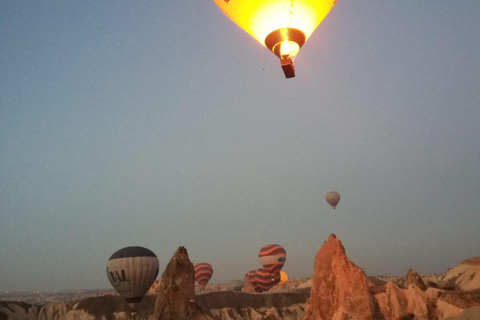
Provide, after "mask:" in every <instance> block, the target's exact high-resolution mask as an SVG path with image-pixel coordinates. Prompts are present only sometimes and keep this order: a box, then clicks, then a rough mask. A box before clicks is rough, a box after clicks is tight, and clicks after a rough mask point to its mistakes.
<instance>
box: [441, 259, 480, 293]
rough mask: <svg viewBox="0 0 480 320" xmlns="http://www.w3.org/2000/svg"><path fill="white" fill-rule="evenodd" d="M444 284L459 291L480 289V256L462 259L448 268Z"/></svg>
mask: <svg viewBox="0 0 480 320" xmlns="http://www.w3.org/2000/svg"><path fill="white" fill-rule="evenodd" d="M443 282H444V283H443V285H444V287H447V288H452V289H455V290H459V291H474V290H480V257H476V258H470V259H467V260H464V261H462V262H461V263H460V264H458V265H457V266H456V267H454V268H451V269H449V270H448V272H447V274H446V275H445V278H444V279H443Z"/></svg>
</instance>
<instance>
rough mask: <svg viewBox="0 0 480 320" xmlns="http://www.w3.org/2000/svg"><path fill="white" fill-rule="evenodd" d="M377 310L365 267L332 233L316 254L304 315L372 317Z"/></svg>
mask: <svg viewBox="0 0 480 320" xmlns="http://www.w3.org/2000/svg"><path fill="white" fill-rule="evenodd" d="M374 314H375V305H374V300H373V298H372V296H371V294H370V291H369V286H368V283H367V279H366V277H365V275H364V273H363V271H362V270H361V269H360V268H359V267H357V266H356V265H355V264H354V263H353V262H351V261H350V260H349V259H348V258H347V256H346V255H345V248H344V247H343V245H342V243H341V242H340V240H338V239H337V237H336V236H335V235H334V234H332V235H330V237H329V238H328V241H326V242H325V243H324V244H323V246H322V247H321V248H320V250H319V251H318V253H317V255H316V256H315V262H314V272H313V277H312V288H311V290H310V298H309V299H308V301H307V303H306V306H305V315H304V318H303V319H315V320H331V319H338V320H341V319H356V320H369V319H372V317H373V315H374Z"/></svg>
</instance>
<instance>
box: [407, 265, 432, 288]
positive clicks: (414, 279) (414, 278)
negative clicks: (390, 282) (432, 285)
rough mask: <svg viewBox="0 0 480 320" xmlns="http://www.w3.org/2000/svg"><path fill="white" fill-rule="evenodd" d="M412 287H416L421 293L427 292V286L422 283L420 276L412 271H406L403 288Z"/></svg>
mask: <svg viewBox="0 0 480 320" xmlns="http://www.w3.org/2000/svg"><path fill="white" fill-rule="evenodd" d="M412 285H415V286H417V287H418V288H419V289H421V290H422V291H425V290H427V288H428V287H427V285H426V284H425V282H423V280H422V278H421V277H420V275H419V274H418V273H417V272H416V271H415V270H413V269H410V270H408V272H407V276H406V277H405V288H408V287H410V286H412Z"/></svg>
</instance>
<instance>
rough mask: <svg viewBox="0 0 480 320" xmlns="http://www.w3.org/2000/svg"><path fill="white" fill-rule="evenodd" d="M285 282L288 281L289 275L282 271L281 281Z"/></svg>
mask: <svg viewBox="0 0 480 320" xmlns="http://www.w3.org/2000/svg"><path fill="white" fill-rule="evenodd" d="M285 282H288V275H287V274H286V273H285V272H283V271H280V283H285Z"/></svg>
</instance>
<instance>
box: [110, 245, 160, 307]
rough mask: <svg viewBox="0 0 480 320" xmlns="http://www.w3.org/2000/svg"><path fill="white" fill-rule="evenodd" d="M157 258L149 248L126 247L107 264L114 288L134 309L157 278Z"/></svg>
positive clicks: (117, 252)
mask: <svg viewBox="0 0 480 320" xmlns="http://www.w3.org/2000/svg"><path fill="white" fill-rule="evenodd" d="M158 270H159V263H158V258H157V256H156V255H155V254H154V253H153V252H152V251H150V250H149V249H147V248H143V247H126V248H123V249H120V250H118V251H116V252H115V253H114V254H112V256H111V257H110V259H108V262H107V276H108V280H110V283H111V284H112V286H113V288H114V289H115V290H116V291H117V292H118V294H119V295H120V296H122V298H124V299H125V300H126V301H127V303H128V304H129V305H130V307H131V308H132V309H133V308H134V307H135V305H136V304H137V303H138V302H140V300H142V298H143V296H144V295H145V294H146V293H147V292H148V289H150V287H151V286H152V284H153V282H154V281H155V279H156V278H157V275H158Z"/></svg>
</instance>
